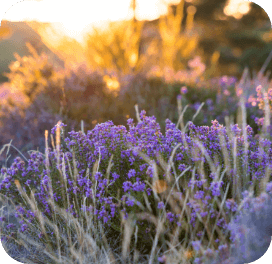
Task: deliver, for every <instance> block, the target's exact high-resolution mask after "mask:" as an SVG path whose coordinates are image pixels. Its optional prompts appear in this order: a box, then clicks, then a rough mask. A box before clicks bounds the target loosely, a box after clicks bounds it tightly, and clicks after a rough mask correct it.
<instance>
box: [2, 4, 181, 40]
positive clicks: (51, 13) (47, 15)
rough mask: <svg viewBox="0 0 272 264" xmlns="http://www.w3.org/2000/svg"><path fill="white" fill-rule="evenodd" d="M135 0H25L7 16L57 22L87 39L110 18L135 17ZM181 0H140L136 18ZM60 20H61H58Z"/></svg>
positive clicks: (155, 14) (149, 17) (158, 12)
mask: <svg viewBox="0 0 272 264" xmlns="http://www.w3.org/2000/svg"><path fill="white" fill-rule="evenodd" d="M131 1H132V0H115V1H112V0H101V1H95V0H77V1H74V0H39V1H35V0H34V1H22V2H19V3H17V4H15V5H13V6H12V7H11V8H10V9H9V10H7V12H6V14H5V16H4V18H3V19H4V20H9V21H38V22H50V23H54V24H53V28H54V29H55V30H57V31H59V32H60V33H62V34H64V35H66V36H69V37H71V38H74V39H76V40H77V41H79V42H81V43H83V35H84V34H85V33H86V32H87V31H90V30H91V29H92V26H95V27H98V28H103V27H105V26H106V24H107V23H108V22H109V21H118V20H127V19H131V18H132V17H133V11H132V8H131ZM179 2H180V0H148V1H146V0H136V18H137V19H138V20H144V19H145V20H153V19H157V18H158V17H159V16H160V15H162V14H165V13H166V12H167V5H168V4H171V3H174V4H177V3H179ZM55 22H57V23H55Z"/></svg>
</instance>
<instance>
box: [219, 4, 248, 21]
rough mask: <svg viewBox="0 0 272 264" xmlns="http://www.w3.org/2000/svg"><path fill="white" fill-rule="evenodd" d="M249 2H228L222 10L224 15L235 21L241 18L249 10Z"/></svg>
mask: <svg viewBox="0 0 272 264" xmlns="http://www.w3.org/2000/svg"><path fill="white" fill-rule="evenodd" d="M250 4H251V2H246V1H244V0H229V2H228V5H227V6H226V7H225V9H224V13H225V14H226V15H227V16H233V17H235V18H237V19H240V18H242V17H243V15H245V14H247V13H248V11H249V10H250Z"/></svg>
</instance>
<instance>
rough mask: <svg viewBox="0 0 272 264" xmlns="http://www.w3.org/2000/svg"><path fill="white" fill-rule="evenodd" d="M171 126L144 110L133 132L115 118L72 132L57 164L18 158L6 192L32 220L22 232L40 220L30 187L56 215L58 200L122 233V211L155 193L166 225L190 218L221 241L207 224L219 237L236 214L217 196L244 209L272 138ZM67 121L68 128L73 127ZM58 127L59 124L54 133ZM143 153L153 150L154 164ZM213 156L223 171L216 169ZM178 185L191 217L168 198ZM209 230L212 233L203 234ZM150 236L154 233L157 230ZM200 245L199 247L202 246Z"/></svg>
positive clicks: (54, 156)
mask: <svg viewBox="0 0 272 264" xmlns="http://www.w3.org/2000/svg"><path fill="white" fill-rule="evenodd" d="M165 123H166V132H165V135H163V134H162V133H161V131H160V126H159V125H158V124H157V123H156V118H155V117H154V116H153V117H148V116H146V112H145V111H142V112H141V113H140V122H138V124H137V125H135V124H134V123H133V119H128V121H127V124H128V126H129V130H128V131H127V129H126V127H125V126H114V125H113V122H112V121H108V122H106V123H103V124H98V125H96V127H95V128H94V129H93V130H91V131H88V132H87V134H86V135H85V134H84V133H82V132H75V131H71V132H69V133H68V134H69V135H70V137H67V138H66V139H65V143H66V149H68V151H66V152H64V148H63V147H64V146H61V149H60V153H59V156H58V153H57V152H56V151H55V150H52V149H51V148H49V149H48V158H49V160H50V161H49V164H50V168H46V164H47V160H46V158H45V157H44V155H43V154H41V153H38V152H34V153H32V154H31V158H30V159H29V160H28V161H27V163H26V162H25V161H23V160H22V159H20V158H16V159H15V160H14V163H13V164H12V166H11V167H10V168H8V169H7V168H2V169H1V173H2V174H4V180H3V181H2V182H1V184H0V192H1V195H3V196H5V197H7V198H10V199H12V200H13V202H14V203H15V205H16V206H17V208H16V212H17V214H16V215H17V217H18V218H24V219H29V221H28V222H26V221H22V222H21V226H20V232H26V231H27V230H28V228H29V225H30V224H31V222H35V221H37V216H36V211H35V210H34V209H33V207H31V206H30V205H29V204H27V203H26V201H25V199H24V198H23V196H22V195H21V194H22V191H24V192H25V193H26V194H27V195H28V196H31V195H33V196H34V197H35V200H36V205H37V207H38V208H39V210H40V211H41V212H42V214H43V215H44V216H46V217H47V218H48V219H50V220H53V219H54V217H57V216H56V214H55V208H54V206H53V205H52V202H51V201H50V199H52V200H53V201H54V203H55V205H57V206H58V207H59V208H63V209H65V210H66V212H69V213H70V214H72V215H73V216H74V217H76V218H81V217H82V216H83V215H84V214H85V213H86V212H89V213H91V214H94V215H96V216H97V218H98V219H101V221H103V223H104V224H105V226H106V225H108V226H109V227H111V228H112V229H114V230H115V231H117V232H119V231H120V223H121V221H122V220H121V219H120V217H119V216H118V214H117V208H119V209H121V208H122V210H120V213H121V212H122V215H123V219H127V217H128V214H130V213H134V214H137V213H142V212H143V204H145V203H146V198H147V197H148V199H149V202H150V211H151V212H152V213H153V214H154V215H157V216H159V215H161V213H162V212H165V213H166V214H165V216H166V222H165V225H166V226H167V225H170V226H173V225H178V226H180V227H181V228H186V227H185V226H186V225H185V226H184V223H185V222H186V221H187V222H188V223H190V224H191V225H193V226H194V227H195V228H196V229H197V230H196V234H197V235H198V236H199V237H202V239H213V237H211V233H209V232H211V230H209V228H208V227H207V226H205V225H204V223H205V222H206V221H208V220H209V221H210V223H211V224H212V223H213V224H216V226H217V229H216V232H215V233H216V235H215V236H214V240H218V239H219V238H221V236H222V234H225V233H226V231H225V230H226V227H227V224H228V221H229V220H230V216H228V214H222V213H220V204H218V203H217V202H216V201H220V200H221V201H222V202H223V203H225V207H226V211H229V214H230V215H231V214H232V213H234V212H235V211H236V210H237V203H239V199H238V198H236V197H237V191H238V190H237V186H240V187H242V188H247V187H248V186H247V185H246V183H247V179H250V181H254V182H257V183H258V182H260V180H261V179H262V178H263V177H264V175H265V173H266V168H272V167H271V165H272V160H271V158H272V155H271V153H272V149H271V141H269V140H267V139H261V138H256V137H254V135H253V131H252V128H251V127H249V126H247V127H246V139H245V138H244V134H243V133H242V131H241V129H239V127H238V126H237V125H233V126H231V128H230V134H228V133H227V130H226V127H223V126H222V125H220V124H219V123H218V122H217V121H216V120H214V121H213V122H212V126H210V127H208V126H195V125H194V124H193V123H192V122H191V123H190V124H189V126H188V129H189V131H188V132H181V131H180V130H179V129H177V128H176V126H175V124H173V123H172V122H171V121H170V120H169V119H167V120H166V122H165ZM60 126H61V127H62V129H63V126H65V125H64V124H61V125H60ZM55 130H56V127H54V128H53V129H52V131H51V132H52V133H54V132H55ZM246 140H247V141H246ZM222 142H223V143H222ZM246 142H249V144H248V148H245V144H246ZM174 149H175V155H174V156H173V166H171V168H170V171H169V173H170V174H168V173H165V171H164V170H163V169H162V168H161V167H160V166H159V165H161V166H163V165H162V164H163V162H168V161H169V158H170V157H171V155H172V152H173V150H174ZM233 149H235V151H236V152H233ZM204 150H205V151H204ZM223 151H225V152H226V155H223V154H222V153H223ZM140 153H143V155H146V157H147V158H148V159H149V162H147V161H146V160H145V159H144V158H143V156H142V155H140ZM73 157H76V162H74V160H73ZM159 157H161V158H159ZM156 159H157V160H156ZM211 160H212V162H213V164H216V168H217V169H216V168H213V166H211V164H210V162H211ZM154 166H155V167H157V172H156V170H154V168H155V167H154ZM109 168H110V170H109ZM90 171H92V173H90ZM72 172H73V173H72ZM177 172H178V174H179V179H177V177H178V176H177ZM156 173H157V174H156ZM225 173H226V175H225ZM173 175H175V177H174V176H173ZM169 176H170V177H169ZM181 176H182V177H181ZM156 177H158V179H156ZM246 177H248V178H246ZM165 183H166V184H165ZM174 183H176V185H177V186H176V187H177V189H176V192H174V191H173V192H172V194H173V195H174V197H175V198H176V199H179V198H178V197H180V198H181V199H183V198H184V196H185V193H186V192H188V191H189V200H188V201H187V202H186V205H185V206H187V207H188V211H187V214H186V215H185V216H183V219H182V215H181V211H182V208H179V209H175V210H172V206H170V205H169V204H170V203H171V202H170V201H169V202H168V201H167V200H166V196H165V195H166V194H168V193H169V192H170V188H169V186H172V185H173V184H174ZM150 187H151V188H150ZM33 190H35V191H34V192H33ZM152 191H153V193H157V195H159V196H160V199H159V201H158V200H157V199H155V195H154V197H153V196H152V195H151V194H152ZM224 195H225V196H226V197H225V198H224V197H223V196H224ZM120 198H121V199H120ZM226 198H227V200H226V201H225V199H226ZM232 198H235V200H234V199H232ZM75 201H76V202H75ZM116 201H117V202H118V203H116ZM144 213H146V211H144ZM142 223H143V222H142ZM203 225H204V226H203ZM144 227H146V225H144V226H143V228H141V230H140V231H139V235H138V241H140V242H142V243H144V237H145V236H146V234H145V232H142V231H143V230H144ZM203 228H204V229H205V232H206V234H205V232H202V231H203ZM11 229H12V227H10V226H9V227H6V229H5V233H6V236H3V237H9V236H10V235H11V231H10V230H11ZM201 232H202V233H201ZM39 234H40V235H39V238H40V237H41V236H42V235H46V236H50V237H52V239H53V238H54V236H55V234H54V230H53V229H52V228H50V227H49V226H48V227H47V230H46V234H45V233H44V230H41V232H40V233H39ZM41 234H42V235H41ZM150 234H154V230H153V229H152V228H151V231H150ZM37 235H38V234H37ZM207 236H208V237H207ZM196 239H197V237H196ZM146 243H148V242H146ZM215 243H216V242H215ZM193 247H194V248H198V243H195V244H193Z"/></svg>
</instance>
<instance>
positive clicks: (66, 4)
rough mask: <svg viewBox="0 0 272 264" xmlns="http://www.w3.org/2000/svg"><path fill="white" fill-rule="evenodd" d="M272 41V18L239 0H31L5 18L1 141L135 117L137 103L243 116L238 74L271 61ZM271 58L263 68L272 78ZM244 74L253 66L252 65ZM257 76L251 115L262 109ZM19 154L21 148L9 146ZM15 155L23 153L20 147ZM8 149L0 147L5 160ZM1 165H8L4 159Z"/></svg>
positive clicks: (27, 142) (206, 121)
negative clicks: (62, 125)
mask: <svg viewBox="0 0 272 264" xmlns="http://www.w3.org/2000/svg"><path fill="white" fill-rule="evenodd" d="M271 50H272V31H271V22H270V20H269V17H268V15H267V14H266V12H265V11H264V10H263V9H262V8H261V7H260V6H258V5H256V4H254V3H251V2H246V1H240V0H186V1H185V0H182V1H180V0H148V1H146V0H116V1H110V0H104V1H87V0H78V1H76V3H75V1H62V0H57V1H56V0H54V1H53V0H28V1H24V2H20V3H17V4H16V5H14V6H13V7H12V8H10V9H9V10H8V11H7V12H6V14H5V17H4V18H3V20H2V23H1V27H0V54H1V59H0V98H1V100H0V135H1V136H0V146H3V145H4V144H7V143H9V142H10V140H11V139H12V140H13V141H12V144H13V145H14V146H16V148H18V149H19V150H20V151H22V153H23V154H24V155H25V156H26V157H27V158H28V157H29V156H28V153H27V151H28V150H33V149H35V150H37V149H39V150H40V151H44V146H45V140H44V131H45V130H49V131H50V130H51V128H53V126H54V125H56V123H57V122H58V120H62V122H64V123H65V124H67V127H66V134H65V136H68V134H67V132H68V131H71V130H72V129H75V131H79V130H80V129H81V120H83V121H84V130H85V133H86V131H87V130H90V129H93V128H94V127H95V125H96V124H97V123H101V122H106V121H108V120H112V121H113V122H114V124H115V125H125V126H126V124H127V123H126V120H127V118H134V120H135V121H136V115H135V108H134V105H135V104H138V106H139V110H140V111H141V110H143V109H144V110H146V111H147V115H155V117H156V118H157V122H158V123H159V124H160V126H161V129H162V131H164V129H165V123H164V121H165V119H166V118H169V119H170V120H171V121H172V122H177V120H178V115H179V113H180V112H181V111H182V110H183V109H184V107H185V105H188V109H187V111H186V113H185V114H184V121H185V122H186V121H188V120H191V119H192V117H193V116H194V114H195V112H196V110H197V109H198V107H199V106H200V105H201V103H202V102H204V103H205V105H204V106H203V108H202V110H203V111H202V112H201V113H200V114H199V115H198V116H197V118H195V119H194V123H195V124H197V125H210V124H211V120H214V119H217V120H218V121H219V122H220V123H221V124H224V122H225V117H226V116H231V117H233V120H234V122H237V123H239V104H238V102H239V95H240V92H239V89H238V90H237V87H238V86H237V84H238V80H240V78H241V77H242V75H243V73H244V74H245V70H246V74H247V75H246V76H247V78H248V80H249V83H250V80H251V79H253V78H254V76H255V75H256V74H257V73H258V72H259V71H260V70H261V69H262V66H263V65H264V63H265V61H266V60H267V58H269V54H270V52H271ZM271 69H272V63H271V62H270V61H267V63H266V67H265V69H263V74H265V75H266V76H267V78H268V76H269V74H270V71H271ZM244 76H245V75H244ZM255 88H256V87H253V88H252V87H250V85H248V93H247V100H248V102H247V107H248V123H249V124H250V125H251V126H252V127H253V128H254V130H255V131H257V130H258V124H257V123H256V122H254V120H255V118H256V117H260V116H261V114H262V109H261V108H260V107H258V104H257V100H256V97H257V95H256V93H255ZM10 152H11V157H10V161H9V163H8V164H10V162H11V161H12V158H13V157H16V156H18V152H16V151H15V150H10ZM13 155H15V156H13ZM6 158H7V156H6V155H5V153H2V154H1V155H0V162H2V163H1V164H4V161H5V159H6ZM0 166H1V165H0Z"/></svg>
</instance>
